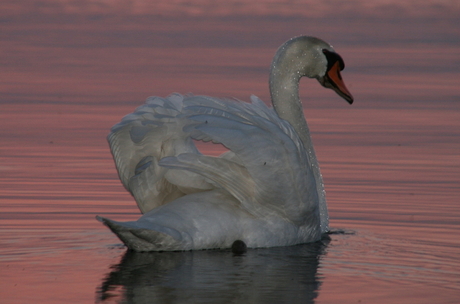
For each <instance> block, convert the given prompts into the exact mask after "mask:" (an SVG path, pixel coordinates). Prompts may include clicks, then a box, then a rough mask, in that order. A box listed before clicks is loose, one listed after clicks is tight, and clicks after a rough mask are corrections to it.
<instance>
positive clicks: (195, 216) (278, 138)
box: [97, 36, 353, 251]
mask: <svg viewBox="0 0 460 304" xmlns="http://www.w3.org/2000/svg"><path fill="white" fill-rule="evenodd" d="M343 68H344V62H343V60H342V58H341V57H340V56H339V55H338V54H337V53H336V52H335V51H334V49H333V48H332V46H331V45H329V44H328V43H326V42H324V41H323V40H321V39H318V38H315V37H309V36H300V37H295V38H292V39H290V40H288V41H287V42H286V43H284V44H283V45H282V46H281V47H280V48H279V49H278V51H277V52H276V54H275V57H274V59H273V62H272V64H271V68H270V78H269V87H270V93H271V99H272V103H273V108H269V107H267V106H266V105H265V104H264V103H263V101H261V100H260V99H259V98H257V97H256V96H251V102H250V103H247V102H241V101H238V100H226V99H219V98H213V97H207V96H193V95H187V96H183V95H180V94H177V93H176V94H172V95H170V96H169V97H166V98H162V97H149V98H148V99H147V101H146V102H145V104H144V105H142V106H140V107H139V108H137V109H136V110H135V111H134V112H133V113H131V114H129V115H127V116H125V117H124V118H123V119H122V120H121V122H119V123H118V124H116V125H115V126H113V127H112V129H111V132H110V134H109V135H108V142H109V145H110V148H111V152H112V155H113V158H114V161H115V164H116V168H117V170H118V174H119V177H120V180H121V182H122V183H123V185H124V187H125V188H126V189H127V190H128V191H129V192H130V193H131V194H132V195H133V197H134V198H135V200H136V202H137V205H138V207H139V209H140V211H141V212H142V213H143V215H142V216H141V217H140V218H139V219H138V220H137V221H130V222H119V221H114V220H110V219H107V218H104V217H100V216H97V219H98V220H99V221H101V222H102V223H103V224H105V225H106V226H107V227H108V228H109V229H110V230H111V231H112V232H114V233H115V234H116V235H117V236H118V237H119V238H120V240H121V241H123V243H124V244H125V245H126V246H127V247H128V248H129V249H131V250H134V251H177V250H199V249H211V248H231V247H232V245H233V244H235V242H243V243H244V245H246V246H247V247H248V248H256V247H273V246H289V245H295V244H300V243H307V242H314V241H317V240H319V239H320V238H321V235H322V234H323V233H326V232H327V231H328V229H329V227H328V223H329V217H328V212H327V206H326V198H325V192H324V185H323V180H322V176H321V173H320V169H319V166H318V161H317V159H316V156H315V151H314V149H313V144H312V142H311V139H310V133H309V129H308V125H307V122H306V120H305V117H304V114H303V110H302V104H301V102H300V98H299V80H300V78H301V77H303V76H306V77H309V78H316V79H317V80H318V81H319V83H320V84H321V85H322V86H324V87H326V88H330V89H332V90H334V91H335V92H336V93H337V94H338V95H339V96H341V97H342V98H344V99H345V100H346V101H348V102H349V103H350V104H351V103H352V102H353V97H352V95H351V93H350V92H349V91H348V89H347V88H346V86H345V84H344V82H343V81H342V77H341V75H340V71H341V70H343ZM193 140H198V141H203V142H213V143H216V144H222V145H224V146H225V147H226V148H227V149H228V150H229V151H228V152H225V153H224V154H222V155H221V156H219V157H212V156H207V155H203V154H201V153H200V151H199V150H198V149H197V147H196V146H195V144H194V141H193ZM240 244H241V243H240Z"/></svg>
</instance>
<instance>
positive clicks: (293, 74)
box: [269, 41, 313, 150]
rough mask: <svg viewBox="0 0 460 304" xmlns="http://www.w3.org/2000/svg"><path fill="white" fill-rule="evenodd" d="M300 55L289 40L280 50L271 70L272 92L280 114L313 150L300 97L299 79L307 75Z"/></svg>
mask: <svg viewBox="0 0 460 304" xmlns="http://www.w3.org/2000/svg"><path fill="white" fill-rule="evenodd" d="M290 42H291V41H290ZM299 56H301V50H300V49H297V47H296V45H295V43H294V42H291V43H289V42H288V43H286V44H285V45H283V46H282V47H281V48H280V49H279V50H278V52H277V53H276V55H275V58H274V59H273V63H272V66H271V70H270V82H269V83H270V94H271V99H272V103H273V108H274V109H275V111H276V113H277V114H278V116H279V117H280V118H282V119H284V120H286V121H288V122H289V123H290V124H291V125H292V126H293V127H294V129H295V130H296V132H297V134H298V135H299V137H300V139H301V140H302V142H303V144H304V146H305V148H307V149H309V148H311V149H312V150H313V145H312V143H311V139H310V131H309V129H308V125H307V121H306V120H305V116H304V114H303V108H302V103H301V101H300V97H299V81H300V78H301V77H302V76H305V74H304V73H305V72H304V71H303V70H304V69H302V68H303V64H302V63H301V62H300V61H299V60H298V58H297V57H299Z"/></svg>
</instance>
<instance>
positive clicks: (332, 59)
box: [323, 49, 345, 71]
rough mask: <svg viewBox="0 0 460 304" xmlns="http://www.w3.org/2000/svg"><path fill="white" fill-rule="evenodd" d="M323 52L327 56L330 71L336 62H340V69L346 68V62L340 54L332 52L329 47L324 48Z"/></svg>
mask: <svg viewBox="0 0 460 304" xmlns="http://www.w3.org/2000/svg"><path fill="white" fill-rule="evenodd" d="M323 54H324V55H325V56H326V59H327V70H328V71H329V70H330V69H331V68H332V66H333V65H334V64H335V63H336V62H339V66H340V70H343V69H344V68H345V63H344V62H343V59H342V57H340V55H339V54H337V53H334V52H331V51H329V50H327V49H323Z"/></svg>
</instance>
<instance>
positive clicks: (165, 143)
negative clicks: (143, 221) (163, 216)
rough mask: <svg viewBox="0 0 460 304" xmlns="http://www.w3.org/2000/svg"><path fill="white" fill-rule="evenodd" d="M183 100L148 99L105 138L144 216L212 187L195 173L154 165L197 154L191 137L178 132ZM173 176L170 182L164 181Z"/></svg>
mask: <svg viewBox="0 0 460 304" xmlns="http://www.w3.org/2000/svg"><path fill="white" fill-rule="evenodd" d="M182 108H183V97H182V96H181V95H179V94H175V95H171V96H170V97H168V98H160V97H151V98H149V99H147V101H146V103H145V104H144V105H142V106H141V107H139V108H137V109H136V110H135V111H134V112H133V113H131V114H129V115H127V116H125V117H124V118H123V119H122V120H121V122H120V123H118V124H116V125H115V126H114V127H113V128H112V129H111V132H110V134H109V135H108V137H107V139H108V142H109V145H110V148H111V151H112V155H113V158H114V161H115V164H116V167H117V170H118V174H119V176H120V180H121V182H122V183H123V185H124V186H125V188H126V189H127V190H128V191H129V192H130V193H131V194H132V195H133V196H134V198H135V200H136V202H137V204H138V206H139V209H140V210H141V211H142V213H145V212H147V211H149V210H151V209H153V208H155V207H157V206H160V205H163V204H165V203H167V202H169V201H172V200H173V199H175V198H178V197H180V196H183V195H184V194H187V193H189V192H196V191H202V190H209V189H211V188H212V186H211V185H210V184H209V183H207V182H206V181H205V179H204V178H203V177H202V176H200V175H197V174H194V173H191V172H185V173H183V174H177V173H176V174H175V173H174V172H168V171H170V170H169V169H167V168H164V167H161V166H158V161H159V160H160V159H162V158H163V157H166V156H176V155H179V154H181V153H199V152H198V150H197V149H196V147H195V145H194V143H193V141H192V140H191V138H189V137H188V136H187V134H184V133H183V132H182V127H183V119H180V118H179V117H178V116H180V115H181V112H182ZM168 175H169V176H172V177H174V176H175V180H174V183H171V182H170V181H169V180H168V178H167V177H168Z"/></svg>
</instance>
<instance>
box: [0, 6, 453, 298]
mask: <svg viewBox="0 0 460 304" xmlns="http://www.w3.org/2000/svg"><path fill="white" fill-rule="evenodd" d="M159 3H160V4H155V5H156V6H155V5H153V4H152V5H149V4H147V3H144V2H141V1H134V2H131V4H126V3H125V4H123V2H117V3H115V2H114V3H113V4H108V3H106V4H104V3H103V2H97V1H93V2H83V3H82V4H81V5H80V6H78V4H76V3H73V2H70V1H60V2H52V1H42V2H40V5H39V4H37V3H33V2H30V3H26V2H24V4H22V5H21V4H16V3H13V2H11V3H8V2H4V3H2V4H1V6H2V9H0V12H1V13H0V18H1V19H0V20H1V23H0V27H1V31H0V39H1V41H2V44H1V46H0V52H1V56H0V64H1V67H2V68H1V69H0V78H1V81H0V108H1V111H0V125H1V128H0V139H1V142H2V145H1V146H0V172H1V174H0V269H1V270H0V271H1V276H0V286H1V287H2V288H1V289H0V299H1V302H2V303H91V302H102V303H119V302H122V303H125V302H126V303H151V302H153V303H184V302H190V303H282V302H285V303H458V302H459V301H460V287H459V286H460V279H459V278H460V262H459V258H460V239H459V238H458V232H459V228H460V221H459V220H458V219H459V216H460V208H459V197H460V188H459V183H460V173H459V172H460V157H459V152H460V141H459V140H458V139H459V138H460V119H459V118H460V103H459V101H460V91H459V89H458V79H459V76H460V75H459V72H458V71H459V67H460V61H459V57H458V54H459V53H460V39H459V38H460V28H459V25H458V20H457V19H458V18H457V17H456V16H458V13H459V10H460V9H459V7H458V4H457V3H456V2H455V1H452V2H449V1H444V2H442V1H435V0H432V1H426V4H423V5H422V6H420V5H419V4H417V3H416V2H415V1H406V2H405V4H404V5H403V4H398V2H397V1H394V2H391V1H388V3H386V4H387V5H386V6H385V4H380V3H379V2H375V3H374V4H367V2H360V1H357V0H355V1H351V2H350V1H348V2H347V3H348V4H347V5H345V4H343V5H342V6H340V8H341V9H340V14H339V13H335V12H337V10H336V9H335V8H336V7H337V5H339V4H340V2H337V3H336V2H334V3H332V4H328V3H323V2H316V1H308V2H307V5H305V6H303V5H300V6H299V5H297V4H295V3H293V2H288V1H286V2H282V1H278V2H269V1H260V2H258V3H259V4H258V5H255V4H254V5H253V4H247V5H248V6H247V7H245V6H244V5H245V4H244V2H238V1H226V2H225V3H222V4H213V5H211V4H208V5H206V4H203V3H205V2H199V3H198V2H194V1H188V2H180V1H176V2H174V1H168V2H167V3H166V2H165V3H164V4H161V2H159ZM213 3H214V2H213ZM216 3H219V2H216ZM251 3H252V2H251ZM344 3H345V2H344ZM424 3H425V2H424ZM27 4H28V5H27ZM364 4H365V5H364ZM130 5H131V6H130ZM415 8H416V9H415ZM248 12H250V13H248ZM210 15H212V16H210ZM216 16H217V17H216ZM303 33H306V34H312V35H316V36H319V37H321V38H324V39H326V40H327V41H329V42H331V43H332V44H333V45H334V46H335V48H336V49H337V51H338V52H339V53H340V54H341V55H342V57H343V58H344V59H345V63H346V69H345V71H344V73H343V77H344V79H345V82H346V84H347V86H348V88H349V89H350V91H351V92H352V93H353V95H354V96H355V100H356V101H355V103H354V104H353V105H352V106H349V105H347V103H346V102H344V101H343V100H340V99H339V98H338V97H336V96H335V94H334V93H333V92H332V91H326V90H324V89H322V88H320V86H319V85H317V84H316V83H314V82H313V81H306V80H305V81H302V83H301V96H302V99H303V100H304V105H305V114H306V116H307V119H308V121H309V124H310V127H311V131H312V135H313V140H314V143H315V147H316V152H317V155H318V158H319V161H320V164H321V168H322V173H323V176H324V181H325V184H326V191H327V199H328V205H329V211H330V216H331V222H330V225H331V227H332V230H333V233H332V234H331V235H330V236H329V237H330V238H329V239H324V240H322V241H321V242H319V243H315V244H305V245H299V246H293V247H286V248H271V249H257V250H249V251H248V252H247V253H246V254H245V255H242V256H234V255H233V254H232V253H231V252H230V251H199V252H175V253H153V254H136V253H130V252H126V249H125V248H124V247H123V246H122V245H121V243H120V241H119V240H118V239H117V238H116V237H115V236H113V235H112V234H111V232H110V231H109V230H108V229H106V228H105V227H103V226H102V225H101V224H100V223H98V222H97V221H96V220H95V218H94V217H95V215H97V214H100V215H105V216H109V217H110V218H113V219H118V220H133V219H136V218H137V217H138V216H139V211H138V209H137V207H136V206H135V204H134V202H133V200H132V198H131V197H130V196H129V195H128V194H127V193H126V191H125V190H124V189H123V187H122V185H121V183H120V182H119V180H118V177H117V173H116V170H115V167H114V165H113V162H112V159H111V155H110V152H109V148H108V145H107V143H106V140H105V136H106V135H107V133H108V130H109V128H110V127H111V126H112V125H113V124H115V123H116V122H117V121H119V119H120V118H121V117H122V116H123V115H125V114H127V113H129V112H131V111H132V110H133V109H134V108H135V107H136V106H138V105H140V104H141V103H142V102H143V100H144V99H145V98H146V97H147V96H149V95H152V94H156V95H162V96H164V95H168V94H169V93H171V92H174V91H178V92H182V93H187V92H193V93H196V94H207V95H213V96H222V97H230V96H233V97H236V98H240V99H244V100H247V99H248V96H249V95H250V94H256V95H258V96H259V97H261V98H262V99H264V100H269V98H268V95H269V94H268V88H267V76H268V74H267V69H268V64H269V62H270V60H271V57H272V56H273V54H274V52H275V50H276V48H277V47H278V45H280V44H281V43H282V42H283V41H284V40H286V39H288V38H289V37H291V36H296V35H299V34H303ZM202 149H204V150H206V151H207V152H208V153H210V154H217V153H218V152H219V150H218V149H219V148H218V147H211V146H205V147H202Z"/></svg>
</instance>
